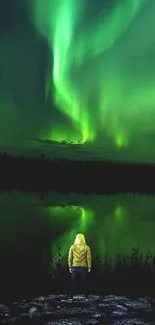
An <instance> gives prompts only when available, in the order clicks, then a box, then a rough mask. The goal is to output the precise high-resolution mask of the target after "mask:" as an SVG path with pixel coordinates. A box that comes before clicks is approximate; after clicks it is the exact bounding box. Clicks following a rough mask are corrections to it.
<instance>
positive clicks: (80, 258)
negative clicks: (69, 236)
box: [68, 234, 91, 269]
mask: <svg viewBox="0 0 155 325" xmlns="http://www.w3.org/2000/svg"><path fill="white" fill-rule="evenodd" d="M72 266H84V267H88V269H91V250H90V247H89V246H87V245H86V241H85V237H84V236H83V235H82V234H78V235H77V236H76V238H75V241H74V244H73V245H72V246H71V247H70V249H69V254H68V267H69V268H71V267H72Z"/></svg>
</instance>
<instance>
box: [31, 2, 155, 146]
mask: <svg viewBox="0 0 155 325" xmlns="http://www.w3.org/2000/svg"><path fill="white" fill-rule="evenodd" d="M94 6H97V3H96V5H95V4H94ZM88 7H89V5H88V3H87V1H86V0H79V1H77V2H76V6H75V0H54V1H50V0H46V5H45V2H44V1H42V0H37V1H36V8H35V23H36V26H37V28H38V30H39V31H40V32H41V33H42V34H43V35H44V37H46V39H47V40H48V42H49V45H50V48H51V52H52V53H53V60H54V62H53V67H52V71H51V77H50V78H49V79H48V80H47V91H46V96H48V94H49V91H50V89H52V83H51V80H52V78H53V82H54V88H55V94H54V99H55V104H56V107H57V108H58V109H59V110H60V111H61V112H62V113H63V114H65V115H66V116H67V117H68V118H69V119H70V120H71V121H72V125H73V129H72V130H68V129H67V130H65V132H64V130H62V129H61V127H59V125H56V126H55V128H52V131H51V135H50V139H52V140H56V141H63V140H66V141H69V142H73V143H85V142H86V141H95V139H96V138H97V136H98V133H99V132H100V134H101V133H103V134H104V135H106V136H107V137H109V138H111V139H113V141H114V142H115V144H116V146H117V147H119V148H122V147H124V146H128V145H129V144H130V139H131V137H132V132H133V131H134V130H136V131H137V130H138V132H141V131H143V130H144V131H147V130H148V129H149V130H150V129H154V123H155V121H154V120H152V121H150V120H149V119H148V112H149V115H153V112H154V107H155V91H154V88H155V82H154V73H155V60H154V55H155V42H154V35H153V33H152V30H154V29H155V19H154V10H155V3H153V2H152V1H151V0H123V1H122V0H118V1H116V2H115V4H114V5H113V7H112V8H110V9H109V11H107V12H105V10H104V6H103V12H99V14H98V17H96V20H95V21H94V20H93V23H91V21H90V22H86V21H85V20H86V19H85V16H86V13H87V10H89V8H88ZM79 26H82V28H79ZM50 85H51V86H50ZM98 131H99V132H98Z"/></svg>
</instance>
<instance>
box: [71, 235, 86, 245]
mask: <svg viewBox="0 0 155 325" xmlns="http://www.w3.org/2000/svg"><path fill="white" fill-rule="evenodd" d="M74 244H86V241H85V237H84V235H82V234H78V235H76V237H75V241H74Z"/></svg>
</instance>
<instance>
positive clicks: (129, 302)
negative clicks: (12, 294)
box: [0, 295, 155, 325]
mask: <svg viewBox="0 0 155 325" xmlns="http://www.w3.org/2000/svg"><path fill="white" fill-rule="evenodd" d="M0 314H1V323H2V324H12V323H14V324H16V323H17V324H23V322H24V324H26V325H29V324H31V325H33V324H41V325H84V324H87V325H89V324H90V325H91V324H99V325H101V324H106V325H108V324H110V325H155V303H154V299H151V298H149V297H143V298H137V299H131V298H128V297H122V296H114V295H110V296H96V295H91V296H90V299H88V300H86V299H84V297H83V296H81V295H76V296H75V297H74V299H73V300H72V301H70V302H69V301H68V300H67V299H66V295H48V296H46V297H38V298H35V299H33V300H31V301H26V300H23V301H22V302H21V303H17V302H16V303H13V304H12V305H11V306H9V307H8V306H4V305H0Z"/></svg>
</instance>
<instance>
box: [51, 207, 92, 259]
mask: <svg viewBox="0 0 155 325" xmlns="http://www.w3.org/2000/svg"><path fill="white" fill-rule="evenodd" d="M48 209H49V213H50V215H51V216H52V218H55V217H56V218H59V220H58V219H57V220H58V222H60V221H62V218H71V219H72V220H71V224H72V223H73V222H74V223H73V227H72V228H71V230H70V231H67V232H65V233H64V235H62V236H60V237H59V238H57V240H56V241H55V243H52V250H51V252H52V256H55V257H56V256H57V253H56V245H57V243H58V242H59V243H60V245H61V247H62V249H61V254H62V255H65V254H67V253H68V250H69V247H70V246H71V245H72V244H73V242H74V239H75V236H76V235H77V233H80V232H81V233H83V234H84V235H85V236H87V234H88V230H89V228H90V227H91V225H92V222H93V216H94V213H93V211H92V210H88V209H85V208H84V207H81V206H65V207H61V206H57V207H50V208H48ZM75 220H76V221H75Z"/></svg>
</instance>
